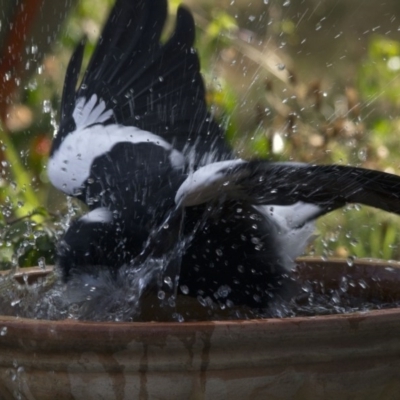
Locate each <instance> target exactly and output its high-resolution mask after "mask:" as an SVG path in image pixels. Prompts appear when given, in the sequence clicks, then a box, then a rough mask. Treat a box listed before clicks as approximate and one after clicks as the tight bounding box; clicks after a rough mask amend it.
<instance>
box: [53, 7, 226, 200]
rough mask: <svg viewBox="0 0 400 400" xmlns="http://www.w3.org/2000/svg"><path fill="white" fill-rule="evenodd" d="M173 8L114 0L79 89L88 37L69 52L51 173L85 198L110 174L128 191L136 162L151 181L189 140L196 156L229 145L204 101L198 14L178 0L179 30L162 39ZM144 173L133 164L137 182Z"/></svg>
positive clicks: (175, 164) (173, 164) (175, 165)
mask: <svg viewBox="0 0 400 400" xmlns="http://www.w3.org/2000/svg"><path fill="white" fill-rule="evenodd" d="M166 9H167V6H166V1H165V0H138V1H134V2H132V1H130V0H117V1H116V3H115V5H114V8H113V10H112V11H111V14H110V16H109V18H108V21H107V23H106V25H105V27H104V29H103V32H102V34H101V36H100V39H99V42H98V44H97V46H96V49H95V51H94V53H93V55H92V58H91V60H90V62H89V65H88V67H87V69H86V72H85V74H84V77H83V79H82V82H81V83H80V84H79V87H78V89H77V90H76V85H77V82H78V76H79V73H80V68H81V63H82V57H83V50H84V43H83V42H82V43H80V44H79V45H78V46H77V48H76V50H75V52H74V54H73V56H72V58H71V60H70V63H69V65H68V68H67V72H66V77H65V84H64V90H63V96H62V102H61V121H60V127H59V131H58V133H57V135H56V137H55V138H54V140H53V145H52V149H51V153H50V160H49V165H48V173H49V178H50V180H51V182H52V183H53V185H54V186H56V187H57V188H59V189H60V190H62V191H64V192H65V193H67V194H69V195H74V196H77V197H79V198H81V199H82V200H83V201H85V202H86V203H87V204H89V203H90V202H91V199H93V198H96V197H99V196H100V197H101V196H102V192H101V191H100V188H104V187H106V186H107V185H108V181H110V180H111V181H112V182H113V184H114V185H115V187H114V188H113V190H114V192H115V193H121V192H122V191H123V190H125V187H122V185H125V184H126V182H127V181H128V180H129V179H128V178H129V177H132V174H134V172H133V171H142V172H143V171H144V173H145V175H146V176H145V177H146V180H147V181H148V179H149V176H154V177H159V176H161V175H163V174H164V175H165V174H168V173H171V171H172V172H174V171H177V170H181V169H182V168H183V166H184V164H185V159H184V156H183V155H182V151H183V150H184V148H186V147H188V146H189V147H190V146H192V147H193V148H195V149H196V152H195V154H198V157H199V158H200V157H201V156H202V154H204V153H205V152H208V151H210V150H211V149H212V148H218V149H219V151H218V154H219V156H220V157H225V158H226V154H228V153H229V154H230V151H229V150H227V148H226V147H225V143H224V139H223V136H224V135H223V131H222V130H221V129H220V127H219V126H218V124H217V123H216V122H215V121H214V120H213V119H212V118H211V116H210V114H209V113H208V111H207V107H206V103H205V89H204V84H203V81H202V78H201V75H200V65H199V60H198V56H197V54H196V52H195V51H194V50H193V47H192V46H193V42H194V30H195V29H194V21H193V18H192V16H191V14H190V13H189V12H188V11H187V10H186V9H184V8H182V7H180V8H179V9H178V15H177V21H176V28H175V31H174V33H173V35H172V37H171V38H170V39H169V40H168V41H167V42H166V43H165V44H161V43H160V35H161V32H162V28H163V26H164V23H165V19H166V14H167V11H166ZM155 148H156V149H155ZM126 152H128V153H129V159H127V158H125V159H124V160H122V157H125V156H126V154H125V153H126ZM138 153H140V154H141V155H143V157H139V158H138V157H136V155H137V154H138ZM144 155H146V157H144ZM160 157H161V158H160ZM104 162H106V164H113V168H109V167H108V168H103V167H102V163H104ZM160 164H162V166H161V167H160V166H159V165H160ZM94 170H95V173H94ZM102 170H104V172H102ZM142 175H143V174H142ZM143 178H144V176H139V174H136V179H137V181H136V183H135V185H136V186H141V185H140V180H141V179H143ZM155 179H158V178H155ZM92 181H94V183H95V185H92V184H91V182H92ZM88 187H90V188H91V189H90V192H91V193H90V195H88V193H87V190H88ZM142 187H145V186H143V185H142ZM107 203H109V201H108V200H107V201H105V202H103V203H102V205H107V206H108V205H109V204H107ZM89 205H90V204H89Z"/></svg>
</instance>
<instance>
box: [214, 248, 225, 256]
mask: <svg viewBox="0 0 400 400" xmlns="http://www.w3.org/2000/svg"><path fill="white" fill-rule="evenodd" d="M215 253H216V254H217V256H220V257H221V256H222V255H223V254H224V253H223V252H222V250H221V249H217V250H215Z"/></svg>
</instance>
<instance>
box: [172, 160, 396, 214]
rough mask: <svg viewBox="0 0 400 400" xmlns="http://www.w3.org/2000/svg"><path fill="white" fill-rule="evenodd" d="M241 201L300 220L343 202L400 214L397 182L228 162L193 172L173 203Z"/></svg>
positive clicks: (360, 172) (387, 177)
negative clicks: (283, 209) (299, 214)
mask: <svg viewBox="0 0 400 400" xmlns="http://www.w3.org/2000/svg"><path fill="white" fill-rule="evenodd" d="M221 198H222V199H225V198H226V199H237V200H245V201H248V202H250V203H251V204H254V205H267V204H271V205H274V204H275V205H279V206H289V205H293V204H295V203H297V202H303V203H305V204H313V205H315V206H317V207H319V211H318V209H315V208H313V209H311V210H312V212H311V213H310V212H309V210H310V209H309V208H306V212H305V218H304V219H305V220H304V221H303V222H306V220H311V219H315V218H317V217H318V216H319V215H323V214H325V213H327V212H329V211H332V210H334V209H336V208H339V207H342V206H344V205H345V204H347V203H361V204H365V205H367V206H372V207H376V208H379V209H382V210H385V211H389V212H393V213H397V214H400V177H399V176H397V175H393V174H388V173H384V172H380V171H374V170H368V169H363V168H356V167H348V166H342V165H308V164H302V163H290V162H288V163H272V162H268V161H249V162H247V161H243V160H232V161H223V162H217V163H213V164H210V165H207V166H205V167H202V168H200V169H198V170H197V171H196V172H194V173H193V174H191V175H190V176H189V177H188V178H187V179H186V180H185V181H184V182H183V183H182V185H181V186H180V188H179V189H178V191H177V194H176V196H175V202H176V203H177V204H181V205H182V206H193V205H197V204H201V203H204V202H207V201H211V200H217V199H221Z"/></svg>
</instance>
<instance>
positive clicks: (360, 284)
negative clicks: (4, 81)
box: [358, 279, 368, 289]
mask: <svg viewBox="0 0 400 400" xmlns="http://www.w3.org/2000/svg"><path fill="white" fill-rule="evenodd" d="M358 285H359V286H360V287H361V288H363V289H366V288H367V287H368V285H367V282H365V281H364V279H359V281H358Z"/></svg>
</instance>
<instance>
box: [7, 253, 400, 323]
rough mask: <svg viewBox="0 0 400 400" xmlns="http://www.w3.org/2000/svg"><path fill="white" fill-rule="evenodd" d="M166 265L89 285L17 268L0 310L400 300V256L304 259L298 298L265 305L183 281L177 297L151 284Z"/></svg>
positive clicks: (336, 309)
mask: <svg viewBox="0 0 400 400" xmlns="http://www.w3.org/2000/svg"><path fill="white" fill-rule="evenodd" d="M163 265H165V262H164V263H163V262H162V261H161V260H158V261H156V260H149V261H148V263H147V264H144V265H142V266H141V267H138V268H132V267H131V268H129V267H125V268H122V269H121V270H120V272H119V274H118V277H117V278H115V277H111V276H109V275H107V274H108V272H106V271H101V272H99V275H98V277H97V279H96V278H93V277H92V278H89V277H88V279H87V281H86V283H84V286H83V287H82V282H70V283H69V284H68V285H66V284H64V283H63V282H62V280H61V279H60V277H59V276H58V275H57V272H49V273H48V275H47V276H45V273H44V272H42V273H41V275H42V276H41V277H40V278H36V279H32V278H33V277H32V276H31V275H30V273H29V272H28V273H22V274H19V276H18V279H17V280H15V279H11V277H10V276H4V277H2V278H1V281H0V290H1V293H2V296H1V300H0V313H1V314H3V315H13V316H18V317H26V318H34V319H50V320H63V319H77V320H97V321H178V322H183V321H196V320H197V321H198V320H229V319H230V320H237V319H249V318H271V317H273V318H285V317H296V316H310V317H311V316H316V315H328V314H343V313H350V312H367V311H369V310H376V309H385V308H394V307H398V306H399V305H400V295H399V293H398V290H397V289H396V285H397V286H398V283H399V282H400V266H399V264H398V263H382V262H378V261H375V262H374V261H372V260H367V261H361V260H360V261H359V262H357V263H356V264H354V265H350V266H349V265H348V264H347V263H346V262H345V261H344V260H341V261H338V260H336V261H326V262H324V261H321V260H320V259H316V258H314V259H305V260H302V261H300V262H299V263H298V267H297V269H296V271H295V273H294V274H293V280H296V281H297V283H298V285H297V289H296V291H295V292H294V293H293V295H292V297H291V298H288V299H282V298H280V297H277V298H276V299H271V302H270V303H269V304H268V306H267V307H264V308H262V307H261V308H258V309H254V308H250V307H244V306H240V305H235V304H233V303H232V304H229V303H228V306H226V305H222V304H218V302H217V300H216V298H214V299H211V298H210V297H207V298H203V297H201V296H198V297H197V298H195V297H191V296H188V295H186V293H187V288H185V287H182V286H181V287H179V290H178V293H177V296H176V297H173V296H171V295H169V296H168V294H165V292H163V291H162V290H159V291H158V292H156V291H149V290H147V291H146V288H147V287H148V285H149V282H151V281H152V280H154V274H155V272H157V271H158V272H161V271H162V270H163ZM166 281H167V282H168V281H169V279H168V278H167V279H166ZM226 289H227V290H228V289H229V288H226ZM216 297H218V296H216ZM168 300H169V301H168Z"/></svg>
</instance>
